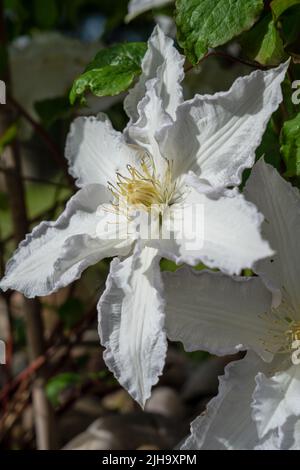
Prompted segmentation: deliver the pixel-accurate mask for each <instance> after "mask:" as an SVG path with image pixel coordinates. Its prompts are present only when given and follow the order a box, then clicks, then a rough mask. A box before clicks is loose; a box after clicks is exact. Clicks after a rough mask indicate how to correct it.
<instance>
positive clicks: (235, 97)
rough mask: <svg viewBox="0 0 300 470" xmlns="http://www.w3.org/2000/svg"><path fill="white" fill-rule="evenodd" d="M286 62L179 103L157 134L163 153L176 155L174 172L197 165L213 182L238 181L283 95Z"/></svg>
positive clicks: (223, 184)
mask: <svg viewBox="0 0 300 470" xmlns="http://www.w3.org/2000/svg"><path fill="white" fill-rule="evenodd" d="M287 66H288V64H287V63H286V64H282V65H280V66H279V67H278V68H275V69H272V70H268V71H266V72H263V71H260V70H257V71H255V72H253V73H252V74H251V75H249V76H246V77H240V78H238V79H237V80H236V81H235V82H234V84H233V86H232V87H231V89H230V90H229V91H227V92H220V93H216V94H215V95H212V96H210V95H204V96H200V95H196V96H195V98H194V99H192V100H191V101H186V102H185V103H183V104H182V105H180V106H179V107H178V110H177V119H176V122H175V124H174V125H173V126H170V127H169V129H168V130H167V131H166V130H165V129H163V131H162V132H161V133H160V135H159V140H160V146H161V153H162V154H163V155H164V156H165V157H166V158H168V159H169V160H173V161H174V169H175V172H176V175H180V174H182V173H186V172H188V171H193V172H195V173H196V174H197V176H199V177H200V178H201V179H203V180H206V181H207V182H208V183H209V184H210V185H211V186H213V187H214V188H220V187H221V188H222V187H226V186H229V185H238V184H239V183H240V181H241V175H242V171H243V169H245V168H247V167H251V166H252V165H253V163H254V159H255V150H256V148H257V147H258V145H259V143H260V141H261V138H262V136H263V133H264V131H265V129H266V125H267V123H268V121H269V119H270V117H271V115H272V113H273V112H274V111H275V110H276V109H277V107H278V105H279V103H280V102H281V101H282V92H281V82H282V81H283V79H284V76H285V73H286V70H287Z"/></svg>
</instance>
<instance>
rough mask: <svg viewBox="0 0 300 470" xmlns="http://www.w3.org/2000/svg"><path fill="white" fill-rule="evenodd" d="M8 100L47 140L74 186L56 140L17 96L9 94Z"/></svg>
mask: <svg viewBox="0 0 300 470" xmlns="http://www.w3.org/2000/svg"><path fill="white" fill-rule="evenodd" d="M7 102H8V103H10V104H11V105H12V106H13V107H14V108H15V109H16V110H17V111H18V113H19V114H20V115H21V116H23V117H24V119H26V121H27V122H29V124H31V126H32V127H33V129H34V130H35V131H36V133H37V134H39V136H40V137H41V138H42V140H43V141H44V142H45V144H46V145H47V147H48V149H49V151H50V154H51V155H52V157H53V159H54V160H55V162H56V163H57V165H58V166H59V167H60V168H61V169H62V171H63V172H64V174H65V176H66V178H67V180H68V182H69V184H70V186H71V187H72V188H73V187H74V181H73V178H72V177H71V176H70V174H69V173H68V168H67V162H66V160H65V158H64V156H63V155H62V154H61V152H60V150H59V148H58V147H57V146H56V144H55V142H53V140H52V138H51V137H50V135H49V134H48V132H47V131H46V130H45V129H44V128H43V126H41V125H40V124H39V123H38V122H37V121H36V120H35V119H33V118H32V117H31V116H30V114H29V113H28V112H27V111H26V109H24V108H23V106H21V104H20V103H18V102H17V101H16V100H15V98H13V97H12V96H11V95H9V94H8V96H7Z"/></svg>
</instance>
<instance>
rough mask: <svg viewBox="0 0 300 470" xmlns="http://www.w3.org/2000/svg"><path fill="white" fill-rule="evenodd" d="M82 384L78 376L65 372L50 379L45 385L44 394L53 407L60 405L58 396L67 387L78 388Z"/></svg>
mask: <svg viewBox="0 0 300 470" xmlns="http://www.w3.org/2000/svg"><path fill="white" fill-rule="evenodd" d="M81 382H82V380H81V377H80V375H79V374H75V373H74V372H65V373H63V374H58V375H56V376H55V377H52V378H51V379H50V380H49V381H48V383H47V385H46V394H47V397H48V399H49V400H50V401H51V403H52V405H53V406H58V405H59V403H60V394H61V393H62V392H63V391H64V390H66V389H67V388H69V387H73V386H78V385H80V383H81Z"/></svg>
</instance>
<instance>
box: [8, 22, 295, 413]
mask: <svg viewBox="0 0 300 470" xmlns="http://www.w3.org/2000/svg"><path fill="white" fill-rule="evenodd" d="M183 61H184V58H183V57H182V56H181V55H180V54H179V53H178V52H177V50H176V49H175V48H174V46H173V43H172V41H171V40H170V39H169V38H167V37H166V36H165V35H164V34H163V32H162V31H161V30H160V29H159V28H158V27H157V28H155V30H154V32H153V34H152V36H151V38H150V40H149V48H148V52H147V53H146V55H145V58H144V60H143V64H142V70H143V73H142V75H141V77H140V80H139V82H138V83H137V84H136V86H135V87H134V88H133V89H132V90H131V91H130V93H129V95H128V97H127V98H126V100H125V108H126V111H127V113H128V115H129V117H130V122H129V124H128V126H127V128H126V130H125V132H124V135H122V134H121V133H119V132H116V131H115V130H114V129H113V128H112V126H111V124H110V122H109V120H108V119H107V118H106V117H105V116H104V115H100V116H98V118H78V119H77V120H76V121H75V122H74V124H73V125H72V128H71V132H70V135H69V137H68V140H67V146H66V156H67V159H68V161H69V164H70V172H71V174H72V175H73V176H74V177H75V178H76V179H77V185H78V186H79V187H80V188H81V189H80V191H79V192H78V193H77V194H76V195H75V196H74V197H73V198H72V199H71V201H70V202H69V204H68V205H67V208H66V210H65V212H64V213H63V214H62V215H61V217H60V218H59V219H58V221H57V222H55V223H48V222H44V223H42V224H41V225H39V226H38V227H37V228H36V229H34V231H33V232H32V234H30V235H28V237H27V238H26V240H25V241H24V242H23V243H21V245H20V247H19V249H18V250H17V251H16V253H15V255H14V257H13V258H12V260H11V261H10V262H9V264H8V266H7V271H6V275H5V277H4V278H3V279H2V281H1V283H0V287H1V288H2V289H3V290H6V289H8V288H11V289H15V290H18V291H21V292H23V293H24V294H25V295H26V296H28V297H33V296H36V295H38V296H42V295H46V294H49V293H51V292H54V291H56V290H57V289H59V288H61V287H63V286H65V285H67V284H69V283H70V282H72V281H74V279H77V278H78V277H79V276H80V274H81V272H82V271H83V269H85V268H86V267H87V266H88V265H90V264H93V263H96V262H98V261H99V260H101V259H102V258H104V257H113V256H116V255H118V256H121V257H122V258H121V259H120V258H116V259H115V260H114V261H113V262H112V264H111V270H110V274H109V276H108V280H107V285H106V290H105V293H104V295H103V296H102V298H101V300H100V302H99V333H100V338H101V342H102V344H103V345H104V346H105V348H106V351H105V353H104V357H105V360H106V363H107V365H108V367H109V368H110V370H112V371H113V373H114V374H115V376H116V377H117V379H118V380H119V382H120V383H121V384H122V385H123V386H124V387H125V388H126V389H127V390H128V391H129V393H130V394H131V395H132V396H133V397H134V398H135V399H136V400H137V401H138V402H139V403H140V404H142V405H143V404H144V403H145V400H146V399H147V398H148V397H149V395H150V392H151V387H152V385H153V384H155V383H156V382H157V380H158V376H159V375H160V374H161V372H162V369H163V367H164V361H165V353H166V348H167V342H166V334H165V330H164V300H163V289H162V281H161V275H160V269H159V260H160V258H161V257H166V258H169V259H171V260H174V261H176V262H177V263H183V262H188V263H191V264H193V265H194V264H197V263H198V262H199V261H203V262H204V263H205V264H206V265H208V266H209V267H215V266H217V267H219V268H220V269H222V270H223V271H225V272H227V273H229V274H234V273H239V272H240V270H241V269H242V268H246V267H251V266H252V265H253V263H254V262H255V261H257V260H258V259H262V258H264V257H267V256H269V255H270V254H271V253H272V251H271V249H270V248H269V245H268V243H267V242H265V241H264V240H263V239H262V238H261V235H260V225H261V222H262V216H261V215H260V214H259V213H258V212H257V210H256V208H255V206H254V205H253V204H251V203H250V202H248V201H246V200H245V199H244V197H243V196H242V195H240V194H239V193H238V192H237V190H230V191H229V190H228V189H227V186H232V185H234V184H239V182H240V175H241V173H242V170H243V168H245V167H246V166H251V165H252V164H253V162H254V156H255V149H256V147H257V145H258V144H259V142H260V140H261V137H262V134H263V132H264V130H265V127H266V124H267V122H268V120H269V118H270V116H271V114H272V113H273V111H274V110H275V109H276V108H277V106H278V104H279V103H280V101H281V99H282V94H281V82H282V80H283V78H284V75H285V72H286V68H287V65H282V66H280V67H278V68H276V69H273V70H269V71H267V72H261V71H256V72H254V73H252V74H251V75H249V76H248V77H245V78H242V79H238V80H237V81H236V82H235V83H234V85H233V86H232V88H231V89H230V90H229V91H228V92H226V93H218V94H216V95H214V96H196V97H195V99H193V100H191V101H187V102H185V103H184V102H183V97H182V89H181V86H180V82H181V81H182V79H183V77H184V71H183ZM188 174H189V175H188ZM187 175H188V176H187ZM107 185H108V188H107ZM149 214H150V215H151V226H150V229H151V234H148V228H149ZM196 222H197V223H196ZM179 226H180V227H183V229H184V230H182V231H181V230H178V227H179ZM198 228H199V230H198ZM168 237H169V238H168ZM124 257H125V258H124Z"/></svg>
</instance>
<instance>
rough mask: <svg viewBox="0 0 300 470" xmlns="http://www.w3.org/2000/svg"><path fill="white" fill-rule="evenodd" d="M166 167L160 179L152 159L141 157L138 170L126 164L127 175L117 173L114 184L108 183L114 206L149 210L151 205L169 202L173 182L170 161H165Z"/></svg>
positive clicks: (171, 195)
mask: <svg viewBox="0 0 300 470" xmlns="http://www.w3.org/2000/svg"><path fill="white" fill-rule="evenodd" d="M166 165H167V169H166V172H165V175H164V177H163V178H162V180H160V179H159V177H158V176H157V174H156V169H155V165H154V162H153V159H152V158H151V157H149V156H147V157H143V158H142V160H141V163H140V170H138V169H137V168H135V167H133V166H131V165H127V171H128V176H124V175H121V174H120V173H117V181H116V184H115V185H113V184H111V183H109V184H108V188H109V190H110V191H111V193H112V194H113V196H114V199H115V200H114V203H113V205H114V207H115V209H116V210H118V211H120V207H124V206H130V207H132V206H133V207H135V208H138V209H142V210H146V211H149V210H151V207H152V206H154V205H156V206H161V205H168V204H170V202H171V200H172V197H173V194H174V191H175V184H174V183H173V182H172V169H171V164H170V162H166Z"/></svg>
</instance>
